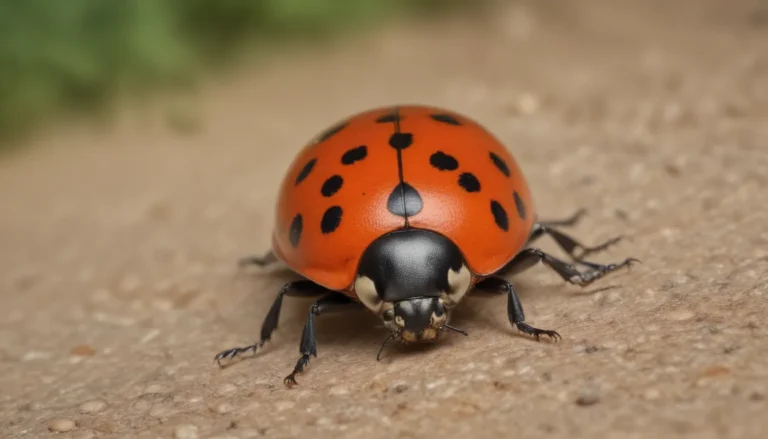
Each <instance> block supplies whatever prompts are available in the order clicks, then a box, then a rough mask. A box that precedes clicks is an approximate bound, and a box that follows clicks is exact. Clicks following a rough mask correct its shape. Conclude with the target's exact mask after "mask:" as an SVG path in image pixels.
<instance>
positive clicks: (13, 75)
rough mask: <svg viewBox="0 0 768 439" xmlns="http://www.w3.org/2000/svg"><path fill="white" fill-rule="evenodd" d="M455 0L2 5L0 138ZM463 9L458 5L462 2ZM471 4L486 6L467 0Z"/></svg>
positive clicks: (36, 1) (432, 12) (93, 0)
mask: <svg viewBox="0 0 768 439" xmlns="http://www.w3.org/2000/svg"><path fill="white" fill-rule="evenodd" d="M459 3H462V2H461V1H457V0H442V1H441V0H394V1H387V2H381V1H375V0H318V1H308V0H264V1H255V2H254V1H245V0H228V1H222V2H211V1H201V0H190V1H184V0H160V1H154V2H130V1H127V2H126V1H99V0H75V1H72V2H67V3H61V2H51V1H48V0H31V1H25V2H16V1H9V0H4V1H2V2H0V20H1V21H0V44H1V45H0V64H1V65H2V66H3V69H2V71H0V96H2V101H0V135H1V136H2V137H3V140H6V139H8V138H12V137H13V136H19V135H24V134H29V133H30V132H31V131H32V130H34V129H38V128H40V127H42V126H45V124H46V123H48V122H51V121H52V120H53V121H58V120H61V119H62V118H66V117H67V116H69V115H71V114H72V113H73V112H93V111H97V112H100V111H102V110H104V108H105V106H109V105H111V104H114V99H115V98H117V97H121V98H125V97H126V96H133V95H134V94H136V93H139V94H142V95H145V94H147V93H149V92H162V91H168V90H171V91H174V92H177V91H187V92H188V91H189V89H190V88H193V87H195V86H198V85H199V84H200V80H201V79H202V78H204V77H205V76H206V74H209V73H215V72H217V71H220V70H221V69H223V68H226V67H230V66H231V64H232V63H233V62H237V61H242V59H243V58H252V57H254V56H259V55H264V54H267V53H269V52H270V51H282V50H285V48H286V46H285V44H287V43H296V42H298V43H303V44H318V42H319V40H322V41H326V40H328V39H331V38H354V37H355V35H357V34H358V33H360V32H366V31H370V30H371V29H372V28H374V27H376V26H379V25H381V24H383V23H384V22H386V21H390V20H393V19H396V18H398V17H413V16H416V17H422V18H433V17H435V16H436V15H441V14H442V13H443V12H444V11H445V10H446V9H453V8H455V7H456V6H457V5H458V4H459ZM464 3H465V5H464V6H468V5H466V2H464ZM472 3H474V4H472V5H471V7H472V9H476V8H478V7H479V8H482V7H483V3H484V2H482V1H481V2H472Z"/></svg>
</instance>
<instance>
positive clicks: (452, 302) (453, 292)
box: [443, 264, 472, 308]
mask: <svg viewBox="0 0 768 439" xmlns="http://www.w3.org/2000/svg"><path fill="white" fill-rule="evenodd" d="M471 283H472V272H470V271H469V268H467V266H466V265H464V264H461V268H459V271H454V270H453V269H449V270H448V288H449V291H447V292H446V294H445V296H444V297H443V301H444V302H445V306H447V307H449V308H450V307H454V306H456V305H457V304H458V303H459V302H461V299H463V298H464V295H465V294H467V291H469V285H470V284H471Z"/></svg>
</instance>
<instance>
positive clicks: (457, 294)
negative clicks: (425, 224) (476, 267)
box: [355, 229, 472, 342]
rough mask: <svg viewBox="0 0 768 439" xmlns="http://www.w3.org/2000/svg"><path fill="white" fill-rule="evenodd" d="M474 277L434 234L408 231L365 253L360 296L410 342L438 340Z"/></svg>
mask: <svg viewBox="0 0 768 439" xmlns="http://www.w3.org/2000/svg"><path fill="white" fill-rule="evenodd" d="M471 280H472V274H471V272H470V270H469V268H467V266H466V264H465V263H464V258H463V256H462V254H461V251H460V250H459V249H458V247H456V245H455V244H454V243H453V242H451V241H450V240H449V239H447V238H446V237H444V236H443V235H440V234H438V233H435V232H431V231H429V230H421V229H405V230H398V231H395V232H391V233H388V234H386V235H384V236H382V237H380V238H378V239H377V240H376V241H374V242H373V243H372V244H371V245H370V246H369V247H368V248H367V249H366V251H365V253H363V256H362V258H361V259H360V265H359V267H358V272H357V279H356V280H355V292H356V293H357V296H358V297H359V298H360V300H361V301H362V302H363V304H365V306H367V307H368V308H370V309H371V310H372V311H374V312H376V313H377V314H379V316H380V317H381V319H382V320H383V321H384V324H385V325H386V326H387V328H389V329H390V330H392V332H393V334H394V336H396V337H397V338H398V339H399V340H401V341H405V342H415V341H428V340H434V339H436V338H437V336H438V334H439V333H440V331H441V330H442V329H444V328H445V327H446V324H447V323H448V317H449V313H450V311H451V309H452V308H453V307H454V306H456V305H457V304H458V303H459V302H460V301H461V299H462V298H463V296H464V294H465V293H466V292H467V290H468V289H469V286H470V283H471Z"/></svg>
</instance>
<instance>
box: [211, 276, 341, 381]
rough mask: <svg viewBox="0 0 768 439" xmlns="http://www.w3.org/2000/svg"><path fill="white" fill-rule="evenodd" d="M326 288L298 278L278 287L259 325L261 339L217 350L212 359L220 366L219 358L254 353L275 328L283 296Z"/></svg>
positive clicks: (325, 290) (313, 293)
mask: <svg viewBox="0 0 768 439" xmlns="http://www.w3.org/2000/svg"><path fill="white" fill-rule="evenodd" d="M328 291H329V290H327V289H326V288H324V287H321V286H320V285H318V284H316V283H314V282H312V281H309V280H299V281H295V282H289V283H287V284H285V285H283V287H282V288H281V289H280V292H279V293H278V294H277V297H275V301H274V302H272V306H271V307H270V308H269V312H268V313H267V316H266V317H265V318H264V322H263V323H262V325H261V339H260V340H259V341H258V342H256V343H254V344H252V345H249V346H244V347H235V348H230V349H227V350H225V351H222V352H219V353H218V354H216V356H215V357H214V359H213V361H215V362H217V363H218V364H219V366H221V360H226V359H230V360H231V359H233V358H235V357H236V356H238V355H240V354H242V353H245V352H248V351H253V353H254V354H255V353H256V351H257V350H259V349H261V348H262V347H263V346H264V344H265V343H266V342H267V341H269V339H270V338H271V337H272V333H273V332H274V331H275V329H277V324H278V322H279V320H280V310H281V309H282V306H283V296H286V295H287V296H304V297H306V296H319V295H321V294H323V293H327V292H328Z"/></svg>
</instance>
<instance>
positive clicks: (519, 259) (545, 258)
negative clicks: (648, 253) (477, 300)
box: [502, 248, 640, 287]
mask: <svg viewBox="0 0 768 439" xmlns="http://www.w3.org/2000/svg"><path fill="white" fill-rule="evenodd" d="M537 262H541V263H543V264H544V265H546V266H547V267H549V268H551V269H552V270H554V271H555V273H557V274H558V275H560V277H561V278H562V279H563V280H564V281H566V282H569V283H572V284H575V285H579V286H582V287H584V286H587V285H589V284H591V283H592V282H594V281H596V280H598V279H600V278H601V277H603V276H605V275H606V274H608V273H611V272H614V271H616V270H618V269H620V268H623V267H629V266H631V265H632V263H635V262H640V261H639V260H637V259H635V258H627V259H625V260H624V261H622V262H620V263H618V264H607V265H602V264H596V263H593V262H587V261H578V263H579V264H581V265H585V266H587V267H589V270H587V271H579V270H577V269H576V267H574V266H573V265H571V264H568V263H566V262H563V261H561V260H560V259H557V258H555V257H554V256H550V255H548V254H547V253H544V252H543V251H541V250H540V249H537V248H528V249H525V250H523V251H521V252H520V253H518V255H517V256H515V258H514V259H512V261H511V262H510V263H509V264H507V266H506V267H504V269H503V270H502V271H503V272H504V273H507V274H514V273H519V272H521V271H524V270H526V269H528V268H530V267H532V266H533V265H535V264H536V263H537Z"/></svg>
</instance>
